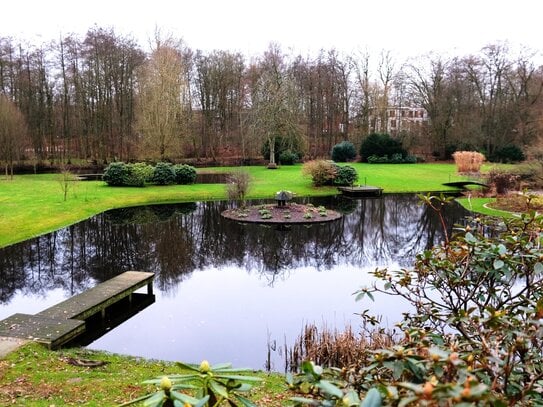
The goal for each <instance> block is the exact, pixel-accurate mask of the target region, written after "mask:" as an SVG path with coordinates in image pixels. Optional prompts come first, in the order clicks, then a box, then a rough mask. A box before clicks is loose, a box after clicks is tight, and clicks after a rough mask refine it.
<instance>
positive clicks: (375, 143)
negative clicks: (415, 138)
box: [360, 133, 407, 161]
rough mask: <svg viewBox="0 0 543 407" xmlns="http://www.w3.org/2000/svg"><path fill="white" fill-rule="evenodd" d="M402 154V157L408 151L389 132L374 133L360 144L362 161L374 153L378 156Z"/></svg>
mask: <svg viewBox="0 0 543 407" xmlns="http://www.w3.org/2000/svg"><path fill="white" fill-rule="evenodd" d="M394 154H401V156H402V157H405V156H406V155H407V151H406V150H405V149H404V148H403V147H402V143H401V142H400V141H398V140H395V139H393V138H391V137H390V136H389V135H388V134H379V133H372V134H370V135H369V136H368V137H367V138H366V139H365V140H364V141H363V142H362V144H361V146H360V156H361V157H362V161H367V160H368V157H371V156H372V155H374V156H377V157H383V156H389V157H392V155H394Z"/></svg>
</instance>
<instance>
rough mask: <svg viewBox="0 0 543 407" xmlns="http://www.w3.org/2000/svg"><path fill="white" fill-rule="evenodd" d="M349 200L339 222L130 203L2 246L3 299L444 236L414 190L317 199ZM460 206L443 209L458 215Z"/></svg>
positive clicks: (391, 257)
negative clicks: (124, 277)
mask: <svg viewBox="0 0 543 407" xmlns="http://www.w3.org/2000/svg"><path fill="white" fill-rule="evenodd" d="M315 204H316V205H321V204H325V205H328V206H337V207H338V208H344V209H348V211H346V212H348V213H347V214H346V215H345V216H344V217H343V218H341V219H340V220H338V221H335V222H329V223H323V224H311V225H308V226H300V225H295V226H294V225H293V226H291V227H288V228H285V227H277V226H263V225H257V224H241V223H237V222H233V221H231V220H227V219H224V218H222V216H221V212H222V211H223V210H225V209H227V208H228V207H229V204H228V203H226V202H205V203H199V204H194V203H192V204H182V205H161V206H150V207H143V208H126V209H122V210H116V211H111V212H107V213H104V214H102V215H99V216H96V217H93V218H92V219H89V220H87V221H85V222H81V223H79V224H77V225H73V226H71V227H69V228H66V229H63V230H60V231H58V232H55V233H51V234H49V235H45V236H42V237H39V238H36V239H33V240H30V241H27V242H23V243H21V244H17V245H13V246H10V247H8V248H5V249H3V250H0V278H1V283H0V301H1V302H3V303H5V302H7V301H9V299H10V297H11V296H12V295H13V293H14V292H15V291H16V290H22V291H23V292H32V293H34V294H36V293H37V294H39V293H42V292H46V291H47V290H50V289H52V288H62V289H63V290H65V291H66V292H68V293H69V294H74V293H76V292H80V291H82V290H84V289H86V288H87V287H88V286H89V285H91V284H92V281H90V279H91V278H92V279H95V280H97V281H104V280H107V279H109V278H111V277H113V276H115V275H117V274H119V273H121V272H123V271H127V270H145V271H153V272H155V273H157V278H156V284H157V285H158V286H159V288H160V289H161V290H163V291H167V290H168V287H172V286H174V285H176V284H177V283H178V282H179V281H181V280H183V279H184V278H186V277H187V276H188V275H190V273H191V272H192V271H193V270H197V269H203V268H206V267H209V266H219V267H220V266H237V267H241V268H245V269H247V270H248V271H251V272H253V271H254V272H258V273H261V274H262V275H264V276H265V277H266V278H267V279H268V281H269V282H270V284H272V283H273V281H274V280H275V278H276V277H277V276H279V275H281V274H282V273H284V272H285V271H286V270H289V269H294V268H297V267H304V266H311V267H315V268H316V269H318V270H321V269H328V268H330V267H332V266H334V265H338V264H353V265H360V266H367V265H378V264H383V263H388V262H390V261H396V262H399V263H400V264H401V265H402V266H408V265H409V264H410V263H411V262H412V261H413V258H414V255H415V254H416V253H418V252H420V251H422V250H423V249H425V248H427V247H429V246H431V245H432V244H433V243H434V242H435V241H439V240H442V238H443V233H442V231H441V230H440V229H439V227H440V226H439V223H438V220H437V217H436V216H435V214H434V213H432V212H431V211H430V210H428V209H427V208H426V207H425V206H423V205H420V204H419V200H418V198H417V197H415V196H411V195H402V196H385V197H383V198H382V199H367V200H360V201H345V200H344V199H332V200H330V199H327V200H317V201H316V203H315ZM463 214H464V212H463V211H461V210H460V211H459V210H456V211H453V212H451V213H449V214H448V217H449V219H451V221H450V224H451V225H452V223H453V221H458V220H459V219H460V216H462V215H463Z"/></svg>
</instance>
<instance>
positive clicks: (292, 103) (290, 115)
mask: <svg viewBox="0 0 543 407" xmlns="http://www.w3.org/2000/svg"><path fill="white" fill-rule="evenodd" d="M258 71H259V77H258V79H257V81H256V82H255V83H254V87H253V89H252V93H251V102H252V105H251V113H250V119H249V120H250V126H251V132H252V134H253V136H254V138H255V140H256V141H258V142H260V143H261V144H264V143H268V145H269V147H270V163H269V165H268V168H276V166H277V165H276V163H275V141H276V138H277V137H281V140H283V142H285V143H287V144H294V143H295V142H296V140H298V139H299V138H300V136H301V131H300V127H299V125H298V123H299V115H298V106H299V105H298V101H297V99H296V91H295V86H294V81H293V79H292V77H291V75H290V74H289V72H288V70H287V69H286V64H285V61H284V55H283V54H282V52H281V50H280V48H279V47H278V46H276V45H270V47H269V48H268V50H267V51H266V52H265V53H264V56H263V58H262V59H261V60H260V63H259V64H258Z"/></svg>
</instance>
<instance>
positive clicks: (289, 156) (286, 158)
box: [279, 150, 300, 165]
mask: <svg viewBox="0 0 543 407" xmlns="http://www.w3.org/2000/svg"><path fill="white" fill-rule="evenodd" d="M299 159H300V156H299V155H298V154H297V153H294V152H293V151H292V150H285V151H282V152H281V154H279V162H280V163H281V164H283V165H293V164H295V163H296V162H297V161H298V160H299Z"/></svg>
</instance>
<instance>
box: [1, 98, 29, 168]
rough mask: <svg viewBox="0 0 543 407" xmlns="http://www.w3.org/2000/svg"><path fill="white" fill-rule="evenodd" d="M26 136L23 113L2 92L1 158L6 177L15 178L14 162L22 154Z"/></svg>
mask: <svg viewBox="0 0 543 407" xmlns="http://www.w3.org/2000/svg"><path fill="white" fill-rule="evenodd" d="M25 137H26V123H25V120H24V116H23V114H22V113H21V111H20V110H19V109H18V108H17V106H16V105H15V103H13V102H12V101H11V100H9V98H8V97H7V96H5V95H2V94H0V160H1V161H3V162H4V169H5V173H6V178H8V176H9V177H11V179H13V163H14V162H15V161H16V160H18V159H19V157H20V155H21V154H22V151H23V149H24V146H25Z"/></svg>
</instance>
